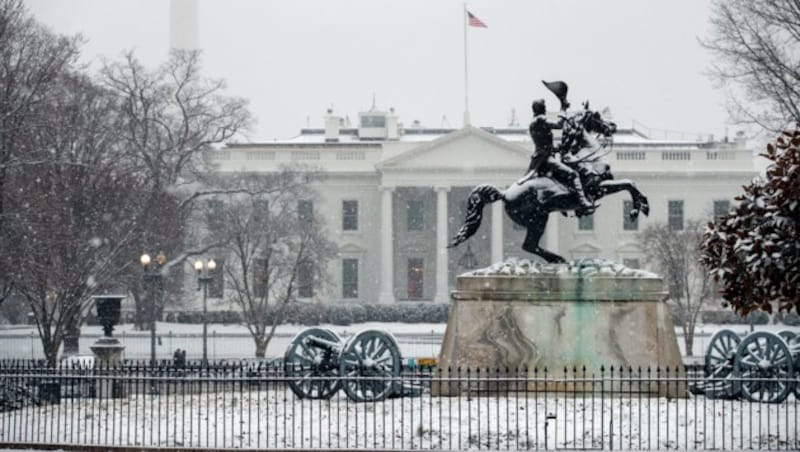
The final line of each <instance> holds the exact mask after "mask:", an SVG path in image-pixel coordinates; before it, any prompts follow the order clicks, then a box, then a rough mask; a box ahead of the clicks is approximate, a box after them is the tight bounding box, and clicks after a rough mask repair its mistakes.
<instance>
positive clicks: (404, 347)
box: [0, 322, 800, 360]
mask: <svg viewBox="0 0 800 452" xmlns="http://www.w3.org/2000/svg"><path fill="white" fill-rule="evenodd" d="M320 326H321V327H323V328H328V329H331V330H333V331H335V332H336V333H337V334H339V335H340V336H343V337H347V336H349V335H352V334H354V333H356V332H358V331H361V330H365V329H379V330H386V331H390V332H391V333H393V334H394V335H395V336H396V337H397V340H398V342H399V344H400V351H401V354H402V355H403V356H404V357H427V356H438V354H439V349H440V346H441V341H442V335H443V334H444V331H445V328H446V325H445V324H443V323H415V324H411V323H378V322H374V323H361V324H356V325H349V326H340V325H320ZM304 328H306V327H304V326H300V325H281V326H279V327H278V329H277V331H276V336H275V337H274V338H273V340H272V342H271V343H270V345H269V347H268V348H267V356H273V357H274V356H282V355H283V353H284V351H285V350H286V347H287V346H288V345H289V342H290V341H291V340H292V337H294V335H295V334H296V333H297V332H299V331H301V330H302V329H304ZM722 328H727V329H731V330H733V331H734V332H736V333H739V334H746V333H748V332H749V331H750V327H749V326H748V325H700V326H698V328H697V331H696V338H695V344H694V355H695V356H702V355H704V354H705V349H706V346H707V345H708V341H709V340H710V339H711V336H712V335H713V334H714V333H715V332H716V331H718V330H720V329H722ZM754 328H755V330H756V331H772V332H777V331H780V330H784V329H789V330H793V331H795V332H798V333H800V327H788V326H785V325H758V326H755V327H754ZM202 331H203V326H202V325H194V324H181V323H164V322H159V323H158V324H157V326H156V332H157V336H158V341H157V344H156V353H157V355H158V357H159V358H161V359H171V358H172V354H173V352H174V351H175V349H177V348H180V349H182V350H186V351H187V357H188V358H189V359H199V358H200V357H201V356H202ZM208 331H209V337H208V353H209V358H210V359H212V360H218V359H240V358H252V357H254V356H255V345H254V344H253V340H252V339H251V338H250V335H249V333H248V332H247V330H246V328H245V327H243V326H241V325H219V324H214V325H209V328H208ZM675 331H676V334H677V335H678V346H679V347H680V348H681V352H682V353H683V354H684V355H685V353H684V350H683V337H682V336H681V330H680V328H676V329H675ZM81 333H82V338H83V340H81V341H80V346H81V351H80V353H81V354H91V350H90V349H89V346H90V345H91V344H92V343H94V341H95V340H97V338H99V337H100V335H101V334H102V331H101V328H100V327H99V326H84V327H83V328H82V331H81ZM114 335H115V337H117V338H119V340H120V341H121V342H122V343H123V345H125V347H126V350H125V357H126V358H127V359H149V358H150V333H149V332H148V331H136V330H134V329H133V325H130V324H125V325H120V326H118V327H117V328H115V331H114ZM43 357H44V356H43V354H42V348H41V342H40V341H39V338H38V335H37V333H36V331H35V329H34V328H32V327H27V326H26V327H9V326H5V328H4V327H3V326H0V359H8V358H15V359H40V358H43Z"/></svg>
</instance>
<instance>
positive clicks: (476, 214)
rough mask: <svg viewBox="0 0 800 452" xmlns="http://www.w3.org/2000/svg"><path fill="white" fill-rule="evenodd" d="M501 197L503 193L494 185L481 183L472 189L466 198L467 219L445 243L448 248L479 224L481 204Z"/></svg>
mask: <svg viewBox="0 0 800 452" xmlns="http://www.w3.org/2000/svg"><path fill="white" fill-rule="evenodd" d="M502 198H503V193H502V192H501V191H500V190H498V189H497V187H495V186H494V185H489V184H482V185H478V186H477V187H475V188H473V189H472V192H470V194H469V199H468V200H467V219H466V220H464V225H463V226H461V229H459V230H458V233H457V234H456V235H455V237H453V240H451V241H450V244H449V245H447V247H448V248H453V247H456V246H458V245H459V244H460V243H462V242H464V241H465V240H467V239H468V238H470V237H472V235H473V234H475V232H476V231H477V230H478V228H479V227H480V226H481V220H482V219H483V206H484V204H486V203H487V202H488V203H493V202H495V201H497V200H499V199H502Z"/></svg>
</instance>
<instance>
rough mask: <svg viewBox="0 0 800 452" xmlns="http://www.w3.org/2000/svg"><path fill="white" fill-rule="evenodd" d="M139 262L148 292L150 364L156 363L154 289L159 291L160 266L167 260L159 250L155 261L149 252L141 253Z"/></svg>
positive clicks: (153, 365) (160, 280)
mask: <svg viewBox="0 0 800 452" xmlns="http://www.w3.org/2000/svg"><path fill="white" fill-rule="evenodd" d="M139 262H140V263H141V264H142V268H143V269H144V281H145V285H146V286H147V288H148V290H149V292H150V295H149V297H150V317H149V321H150V322H149V323H150V366H151V367H155V365H156V308H157V306H156V293H155V292H156V290H158V291H159V293H160V292H161V289H162V287H161V283H162V279H161V278H162V276H161V267H162V266H163V265H164V264H165V263H166V262H167V256H165V255H164V252H163V251H159V253H158V256H156V261H155V262H151V260H150V255H149V254H146V253H145V254H142V257H141V258H139Z"/></svg>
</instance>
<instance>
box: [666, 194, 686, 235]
mask: <svg viewBox="0 0 800 452" xmlns="http://www.w3.org/2000/svg"><path fill="white" fill-rule="evenodd" d="M667 224H668V225H669V228H670V229H672V230H673V231H680V230H682V229H683V201H669V203H668V207H667Z"/></svg>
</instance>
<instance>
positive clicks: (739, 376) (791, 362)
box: [692, 330, 800, 403]
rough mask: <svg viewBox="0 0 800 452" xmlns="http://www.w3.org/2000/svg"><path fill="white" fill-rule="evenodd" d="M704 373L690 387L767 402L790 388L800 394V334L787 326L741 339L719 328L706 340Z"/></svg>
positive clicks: (779, 399) (777, 400)
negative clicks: (709, 339)
mask: <svg viewBox="0 0 800 452" xmlns="http://www.w3.org/2000/svg"><path fill="white" fill-rule="evenodd" d="M704 374H705V378H706V379H705V381H704V382H702V383H700V384H697V385H695V386H694V387H693V388H692V390H693V392H694V393H696V394H705V395H706V396H708V397H713V398H725V399H734V398H738V397H743V398H745V399H747V400H749V401H751V402H767V403H780V402H783V401H784V400H785V399H786V397H788V396H789V393H791V392H792V391H794V393H795V396H796V397H800V384H798V383H797V378H798V376H800V337H798V336H797V335H796V334H795V333H793V332H792V331H788V330H786V331H781V332H779V333H778V334H773V333H768V332H756V333H751V334H749V335H747V336H745V337H744V339H742V338H740V337H739V335H737V334H736V333H734V332H733V331H730V330H720V331H718V332H717V333H716V334H714V336H712V337H711V341H710V342H709V344H708V348H707V350H706V356H705V368H704Z"/></svg>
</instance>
